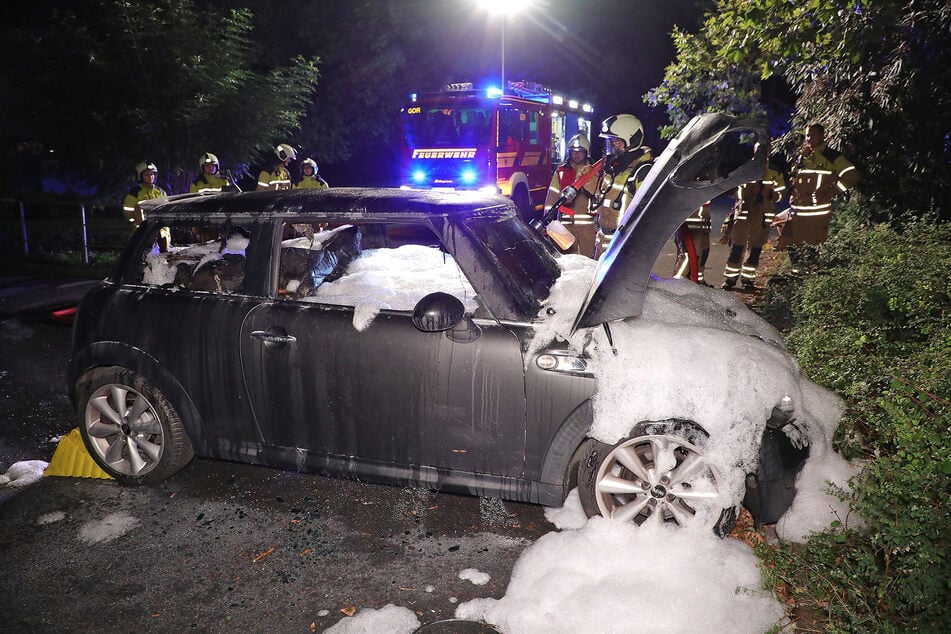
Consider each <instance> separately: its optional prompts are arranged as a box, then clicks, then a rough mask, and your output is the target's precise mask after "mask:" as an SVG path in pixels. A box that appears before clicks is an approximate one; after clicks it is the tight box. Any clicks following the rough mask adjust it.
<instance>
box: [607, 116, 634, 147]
mask: <svg viewBox="0 0 951 634" xmlns="http://www.w3.org/2000/svg"><path fill="white" fill-rule="evenodd" d="M612 136H616V137H618V138H620V139H624V142H625V143H627V147H629V148H630V147H640V146H641V143H642V142H643V141H644V126H643V125H641V122H640V120H639V119H638V118H637V117H635V116H634V115H632V114H616V115H614V116H611V117H608V118H607V119H605V120H604V123H602V124H601V138H602V139H607V138H609V137H612Z"/></svg>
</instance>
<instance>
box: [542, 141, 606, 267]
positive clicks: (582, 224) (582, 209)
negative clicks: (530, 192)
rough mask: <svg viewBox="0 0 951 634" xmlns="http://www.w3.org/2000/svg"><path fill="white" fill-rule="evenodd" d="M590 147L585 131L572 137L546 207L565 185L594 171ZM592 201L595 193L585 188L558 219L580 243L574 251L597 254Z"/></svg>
mask: <svg viewBox="0 0 951 634" xmlns="http://www.w3.org/2000/svg"><path fill="white" fill-rule="evenodd" d="M590 148H591V142H590V141H588V137H586V136H585V135H583V134H576V135H574V136H573V137H571V138H570V139H568V147H567V153H568V155H567V157H565V162H564V163H562V164H561V165H559V166H558V167H557V168H555V172H554V174H552V175H551V184H550V185H549V186H548V198H547V199H546V200H545V209H550V208H551V206H552V205H554V204H555V203H556V202H557V201H558V199H559V198H560V197H561V192H562V190H563V189H564V188H565V187H568V186H569V185H571V184H572V183H574V182H575V179H577V178H578V177H580V176H583V175H584V174H586V173H588V171H590V170H591V159H590V158H589V156H588V150H589V149H590ZM590 200H591V193H590V192H588V191H586V190H584V189H582V190H581V191H579V192H578V195H577V196H575V199H574V200H573V201H571V202H570V203H568V204H565V205H562V206H561V209H560V210H559V214H558V219H559V220H561V221H562V223H564V225H565V227H567V228H568V230H569V231H571V233H572V234H573V235H574V236H575V239H576V242H575V244H574V246H573V247H572V248H571V251H572V252H573V253H580V254H582V255H586V256H588V257H594V240H595V228H594V218H593V217H592V216H591V214H590V213H588V206H589V204H590Z"/></svg>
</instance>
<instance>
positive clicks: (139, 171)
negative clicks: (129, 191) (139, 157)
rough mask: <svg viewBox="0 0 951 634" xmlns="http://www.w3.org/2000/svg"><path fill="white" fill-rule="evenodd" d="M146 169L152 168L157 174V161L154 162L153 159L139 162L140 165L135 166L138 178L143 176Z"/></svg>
mask: <svg viewBox="0 0 951 634" xmlns="http://www.w3.org/2000/svg"><path fill="white" fill-rule="evenodd" d="M146 170H151V171H153V172H155V173H156V174H158V168H157V167H155V163H153V162H152V161H142V162H141V163H139V164H138V165H136V166H135V176H136V178H139V179H141V178H142V172H144V171H146Z"/></svg>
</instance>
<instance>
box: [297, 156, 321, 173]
mask: <svg viewBox="0 0 951 634" xmlns="http://www.w3.org/2000/svg"><path fill="white" fill-rule="evenodd" d="M305 167H310V168H311V169H312V170H314V174H317V161H315V160H314V159H312V158H305V159H304V160H303V161H301V164H300V168H301V170H302V171H303V169H304V168H305Z"/></svg>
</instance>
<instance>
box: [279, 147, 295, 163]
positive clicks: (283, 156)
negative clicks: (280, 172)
mask: <svg viewBox="0 0 951 634" xmlns="http://www.w3.org/2000/svg"><path fill="white" fill-rule="evenodd" d="M274 154H276V155H277V158H278V159H280V160H281V161H286V160H287V159H290V160H292V161H294V160H297V151H296V150H295V149H294V148H292V147H291V146H289V145H288V144H287V143H281V144H280V145H278V146H277V147H276V148H274Z"/></svg>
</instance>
